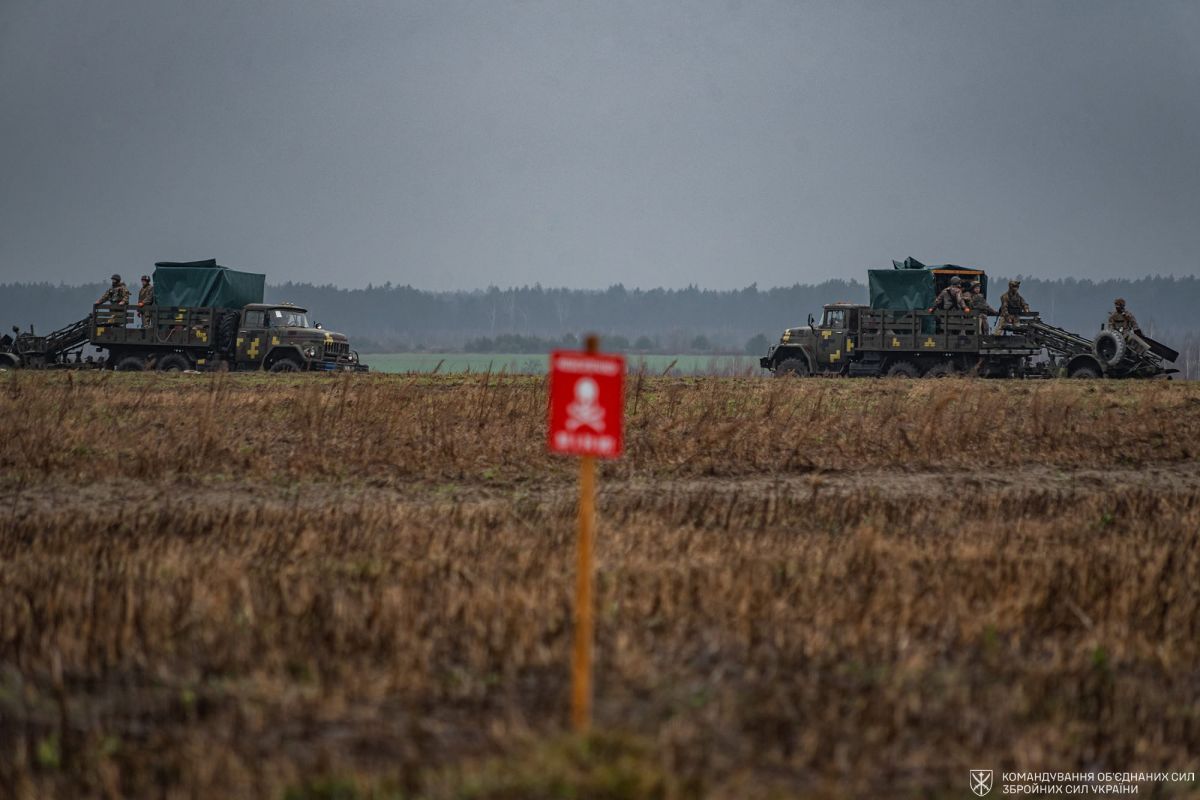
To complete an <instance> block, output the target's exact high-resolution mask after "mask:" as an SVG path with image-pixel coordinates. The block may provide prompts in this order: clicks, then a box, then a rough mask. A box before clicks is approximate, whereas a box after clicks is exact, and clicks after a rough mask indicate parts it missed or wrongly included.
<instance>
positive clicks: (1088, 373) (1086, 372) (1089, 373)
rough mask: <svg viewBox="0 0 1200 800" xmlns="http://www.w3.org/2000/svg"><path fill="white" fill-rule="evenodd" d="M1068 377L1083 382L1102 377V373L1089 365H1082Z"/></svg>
mask: <svg viewBox="0 0 1200 800" xmlns="http://www.w3.org/2000/svg"><path fill="white" fill-rule="evenodd" d="M1067 377H1068V378H1079V379H1081V380H1095V379H1096V378H1099V377H1100V373H1099V372H1097V371H1096V368H1095V367H1093V366H1089V365H1087V364H1082V365H1080V366H1078V367H1075V368H1074V369H1072V370H1071V372H1070V374H1069V375H1067Z"/></svg>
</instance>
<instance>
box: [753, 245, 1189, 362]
mask: <svg viewBox="0 0 1200 800" xmlns="http://www.w3.org/2000/svg"><path fill="white" fill-rule="evenodd" d="M893 265H894V269H892V270H868V288H869V290H870V299H871V302H870V304H869V305H861V304H855V303H832V304H830V305H827V306H825V307H824V312H823V314H822V317H821V320H820V322H819V323H817V321H816V320H814V319H813V316H812V315H811V314H810V315H809V317H808V324H807V326H805V327H797V328H788V329H787V330H785V331H784V332H783V335H782V336H781V337H780V340H779V343H778V344H775V345H772V346H771V347H770V349H769V350H768V351H767V354H766V355H765V356H764V357H763V358H761V359H760V360H759V364H760V365H761V366H762V367H763V368H764V369H767V370H770V371H771V372H773V373H774V374H775V375H776V376H777V377H785V376H807V375H844V376H849V377H859V376H891V377H907V378H916V377H928V378H937V377H946V376H951V375H960V374H972V375H979V376H982V377H989V378H1030V377H1056V376H1060V375H1061V376H1066V377H1073V378H1099V377H1112V378H1135V377H1136V378H1145V377H1165V376H1169V375H1171V374H1172V373H1175V372H1178V370H1175V369H1168V368H1167V367H1166V366H1165V365H1164V361H1174V360H1175V359H1176V358H1177V357H1178V353H1176V352H1175V351H1174V350H1172V349H1171V348H1169V347H1167V346H1165V345H1162V344H1160V343H1158V342H1155V341H1154V340H1152V339H1150V338H1149V337H1147V336H1145V335H1144V334H1142V333H1141V332H1140V331H1139V332H1126V333H1122V332H1118V331H1107V330H1103V331H1101V332H1100V334H1099V335H1098V336H1097V337H1096V338H1095V339H1094V340H1091V339H1087V338H1085V337H1082V336H1079V335H1078V334H1074V333H1071V332H1070V331H1066V330H1063V329H1062V328H1056V327H1054V326H1052V325H1048V324H1046V323H1044V322H1042V321H1041V319H1040V316H1039V315H1038V314H1023V315H1020V316H1019V317H1018V319H1017V321H1016V322H1015V323H1013V324H1010V325H1007V326H1006V327H1005V330H1004V331H1003V332H1002V334H1001V335H993V334H992V333H990V332H987V330H988V329H987V327H986V325H984V324H981V323H985V322H986V318H982V319H981V317H980V316H979V315H977V314H971V313H964V312H962V311H960V310H958V309H953V310H949V311H946V310H940V309H939V310H933V311H930V310H929V308H930V306H932V305H933V302H934V300H935V298H936V297H937V296H938V294H939V293H940V292H941V290H942V289H944V288H945V287H946V286H948V285H949V284H950V281H951V280H952V279H953V278H954V277H955V276H957V277H959V278H960V280H962V281H963V285H964V286H965V285H967V284H969V283H970V282H971V281H979V282H980V284H981V287H982V289H983V292H984V295H985V297H986V293H987V275H986V274H985V273H984V272H983V270H979V269H973V268H966V267H959V266H956V265H953V264H943V265H939V266H933V267H927V266H926V265H924V264H921V263H920V262H919V261H916V260H915V259H911V258H910V259H907V260H906V261H904V262H893Z"/></svg>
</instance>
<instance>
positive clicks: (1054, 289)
mask: <svg viewBox="0 0 1200 800" xmlns="http://www.w3.org/2000/svg"><path fill="white" fill-rule="evenodd" d="M1006 281H1007V278H1004V277H993V278H992V280H991V285H990V291H989V295H990V296H991V298H992V300H993V302H994V301H995V299H996V298H998V297H999V295H1000V293H1001V292H1002V291H1003V290H1004V287H1005V283H1006ZM103 289H104V285H103V284H100V283H97V284H91V285H86V286H62V285H59V286H54V285H50V284H46V283H36V284H27V283H26V284H0V321H11V324H20V325H21V326H22V327H25V326H28V325H29V324H30V323H34V324H35V325H37V326H38V329H39V330H50V329H52V328H55V327H59V326H62V325H65V324H67V323H70V322H72V321H74V320H76V319H79V318H80V317H82V316H83V315H85V314H86V313H87V312H88V310H89V309H90V307H91V304H92V303H93V302H94V301H95V300H96V298H97V297H99V295H100V293H101V292H102V291H103ZM1021 292H1022V294H1023V295H1024V296H1025V298H1026V299H1027V300H1028V301H1029V303H1030V305H1031V306H1033V308H1034V309H1036V310H1039V311H1041V312H1042V314H1043V316H1044V317H1045V318H1046V319H1047V320H1048V321H1050V322H1051V323H1053V324H1055V325H1059V326H1061V327H1064V328H1068V329H1071V330H1074V331H1078V332H1080V333H1084V334H1089V335H1090V333H1091V332H1093V331H1095V330H1096V329H1097V328H1098V327H1099V325H1100V323H1101V322H1102V321H1103V320H1104V318H1105V316H1106V315H1107V313H1108V311H1109V309H1110V308H1111V307H1112V301H1113V299H1114V298H1116V297H1118V296H1120V297H1124V298H1125V299H1126V300H1127V301H1128V303H1129V308H1130V310H1132V311H1133V313H1134V314H1135V315H1137V318H1138V320H1139V321H1140V322H1141V324H1142V327H1143V328H1145V329H1147V330H1148V331H1150V332H1152V333H1153V334H1154V335H1157V336H1159V337H1160V338H1163V339H1164V340H1167V341H1170V339H1171V337H1176V338H1179V339H1182V338H1183V337H1184V336H1185V335H1186V334H1188V333H1190V332H1192V331H1196V330H1200V313H1198V310H1200V278H1196V277H1184V278H1174V277H1160V276H1154V277H1146V278H1139V279H1136V280H1106V281H1090V280H1076V279H1066V280H1052V281H1050V280H1039V279H1036V278H1024V279H1023V283H1022V286H1021ZM267 300H268V301H272V302H275V301H291V302H294V303H298V304H300V305H303V306H305V307H307V308H308V309H309V311H310V315H309V316H310V318H312V319H314V320H316V321H319V322H321V323H322V324H323V325H324V326H325V327H326V328H330V329H334V330H340V331H344V332H345V333H347V334H349V335H350V336H351V337H353V338H354V339H355V340H356V341H357V342H358V345H359V349H360V350H363V351H369V350H375V351H379V350H383V351H393V350H418V349H426V350H437V349H445V350H468V351H471V350H474V351H476V352H478V351H481V350H482V351H484V352H487V351H490V352H539V351H541V352H544V351H545V350H546V349H549V348H550V347H554V346H561V345H562V343H564V341H575V339H566V340H564V337H565V336H567V337H578V336H580V335H581V334H582V333H584V332H587V331H595V332H597V333H600V334H601V335H602V336H604V337H605V339H606V340H607V343H608V344H609V345H610V346H612V347H613V348H614V349H633V350H644V351H659V352H674V353H683V352H705V351H709V352H731V353H732V352H738V353H740V352H744V351H745V350H746V347H747V344H748V342H749V340H750V339H752V338H753V337H756V336H758V335H760V334H762V335H764V336H765V338H766V339H768V340H772V341H773V340H774V339H775V338H776V337H777V336H778V335H779V332H780V331H781V330H782V329H783V328H785V327H788V326H793V325H797V324H801V323H803V322H804V320H805V319H806V318H807V316H808V314H809V313H813V314H818V313H819V311H820V308H821V306H822V305H823V304H824V303H829V302H834V301H838V300H844V301H850V302H866V300H867V290H866V286H865V284H863V283H859V282H855V281H850V282H847V281H826V282H824V283H818V284H814V285H807V284H794V285H792V286H785V287H776V288H772V289H759V288H758V287H757V286H754V285H751V286H748V287H746V288H745V289H735V290H730V291H717V290H711V289H700V288H698V287H695V286H689V287H687V288H683V289H627V288H625V287H624V286H621V285H616V286H611V287H609V288H608V289H603V290H579V289H555V288H546V287H543V286H523V287H519V288H509V289H500V288H496V287H491V288H488V289H485V290H478V291H463V292H430V291H424V290H420V289H414V288H413V287H411V286H393V285H391V284H384V285H383V286H368V287H367V288H365V289H340V288H338V287H335V286H314V285H312V284H306V283H285V284H281V285H273V286H268V287H267ZM759 341H761V340H759ZM621 345H624V346H625V347H620V346H621Z"/></svg>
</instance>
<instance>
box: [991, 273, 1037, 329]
mask: <svg viewBox="0 0 1200 800" xmlns="http://www.w3.org/2000/svg"><path fill="white" fill-rule="evenodd" d="M1020 288H1021V282H1020V281H1009V282H1008V291H1007V292H1005V293H1004V294H1002V295H1000V318H999V319H997V320H996V330H994V331H993V333H995V334H996V335H999V334H1001V333H1003V332H1004V326H1005V325H1016V324H1017V315H1018V314H1028V313H1029V304H1028V303H1026V302H1025V298H1024V297H1021V293H1020V292H1019V291H1017V290H1018V289H1020Z"/></svg>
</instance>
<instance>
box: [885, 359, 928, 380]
mask: <svg viewBox="0 0 1200 800" xmlns="http://www.w3.org/2000/svg"><path fill="white" fill-rule="evenodd" d="M920 375H921V370H919V369H917V365H916V364H914V363H912V362H911V361H896V362H894V363H893V364H892V365H891V366H890V367H888V368H887V372H885V373H884V376H885V377H888V378H917V377H920Z"/></svg>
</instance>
